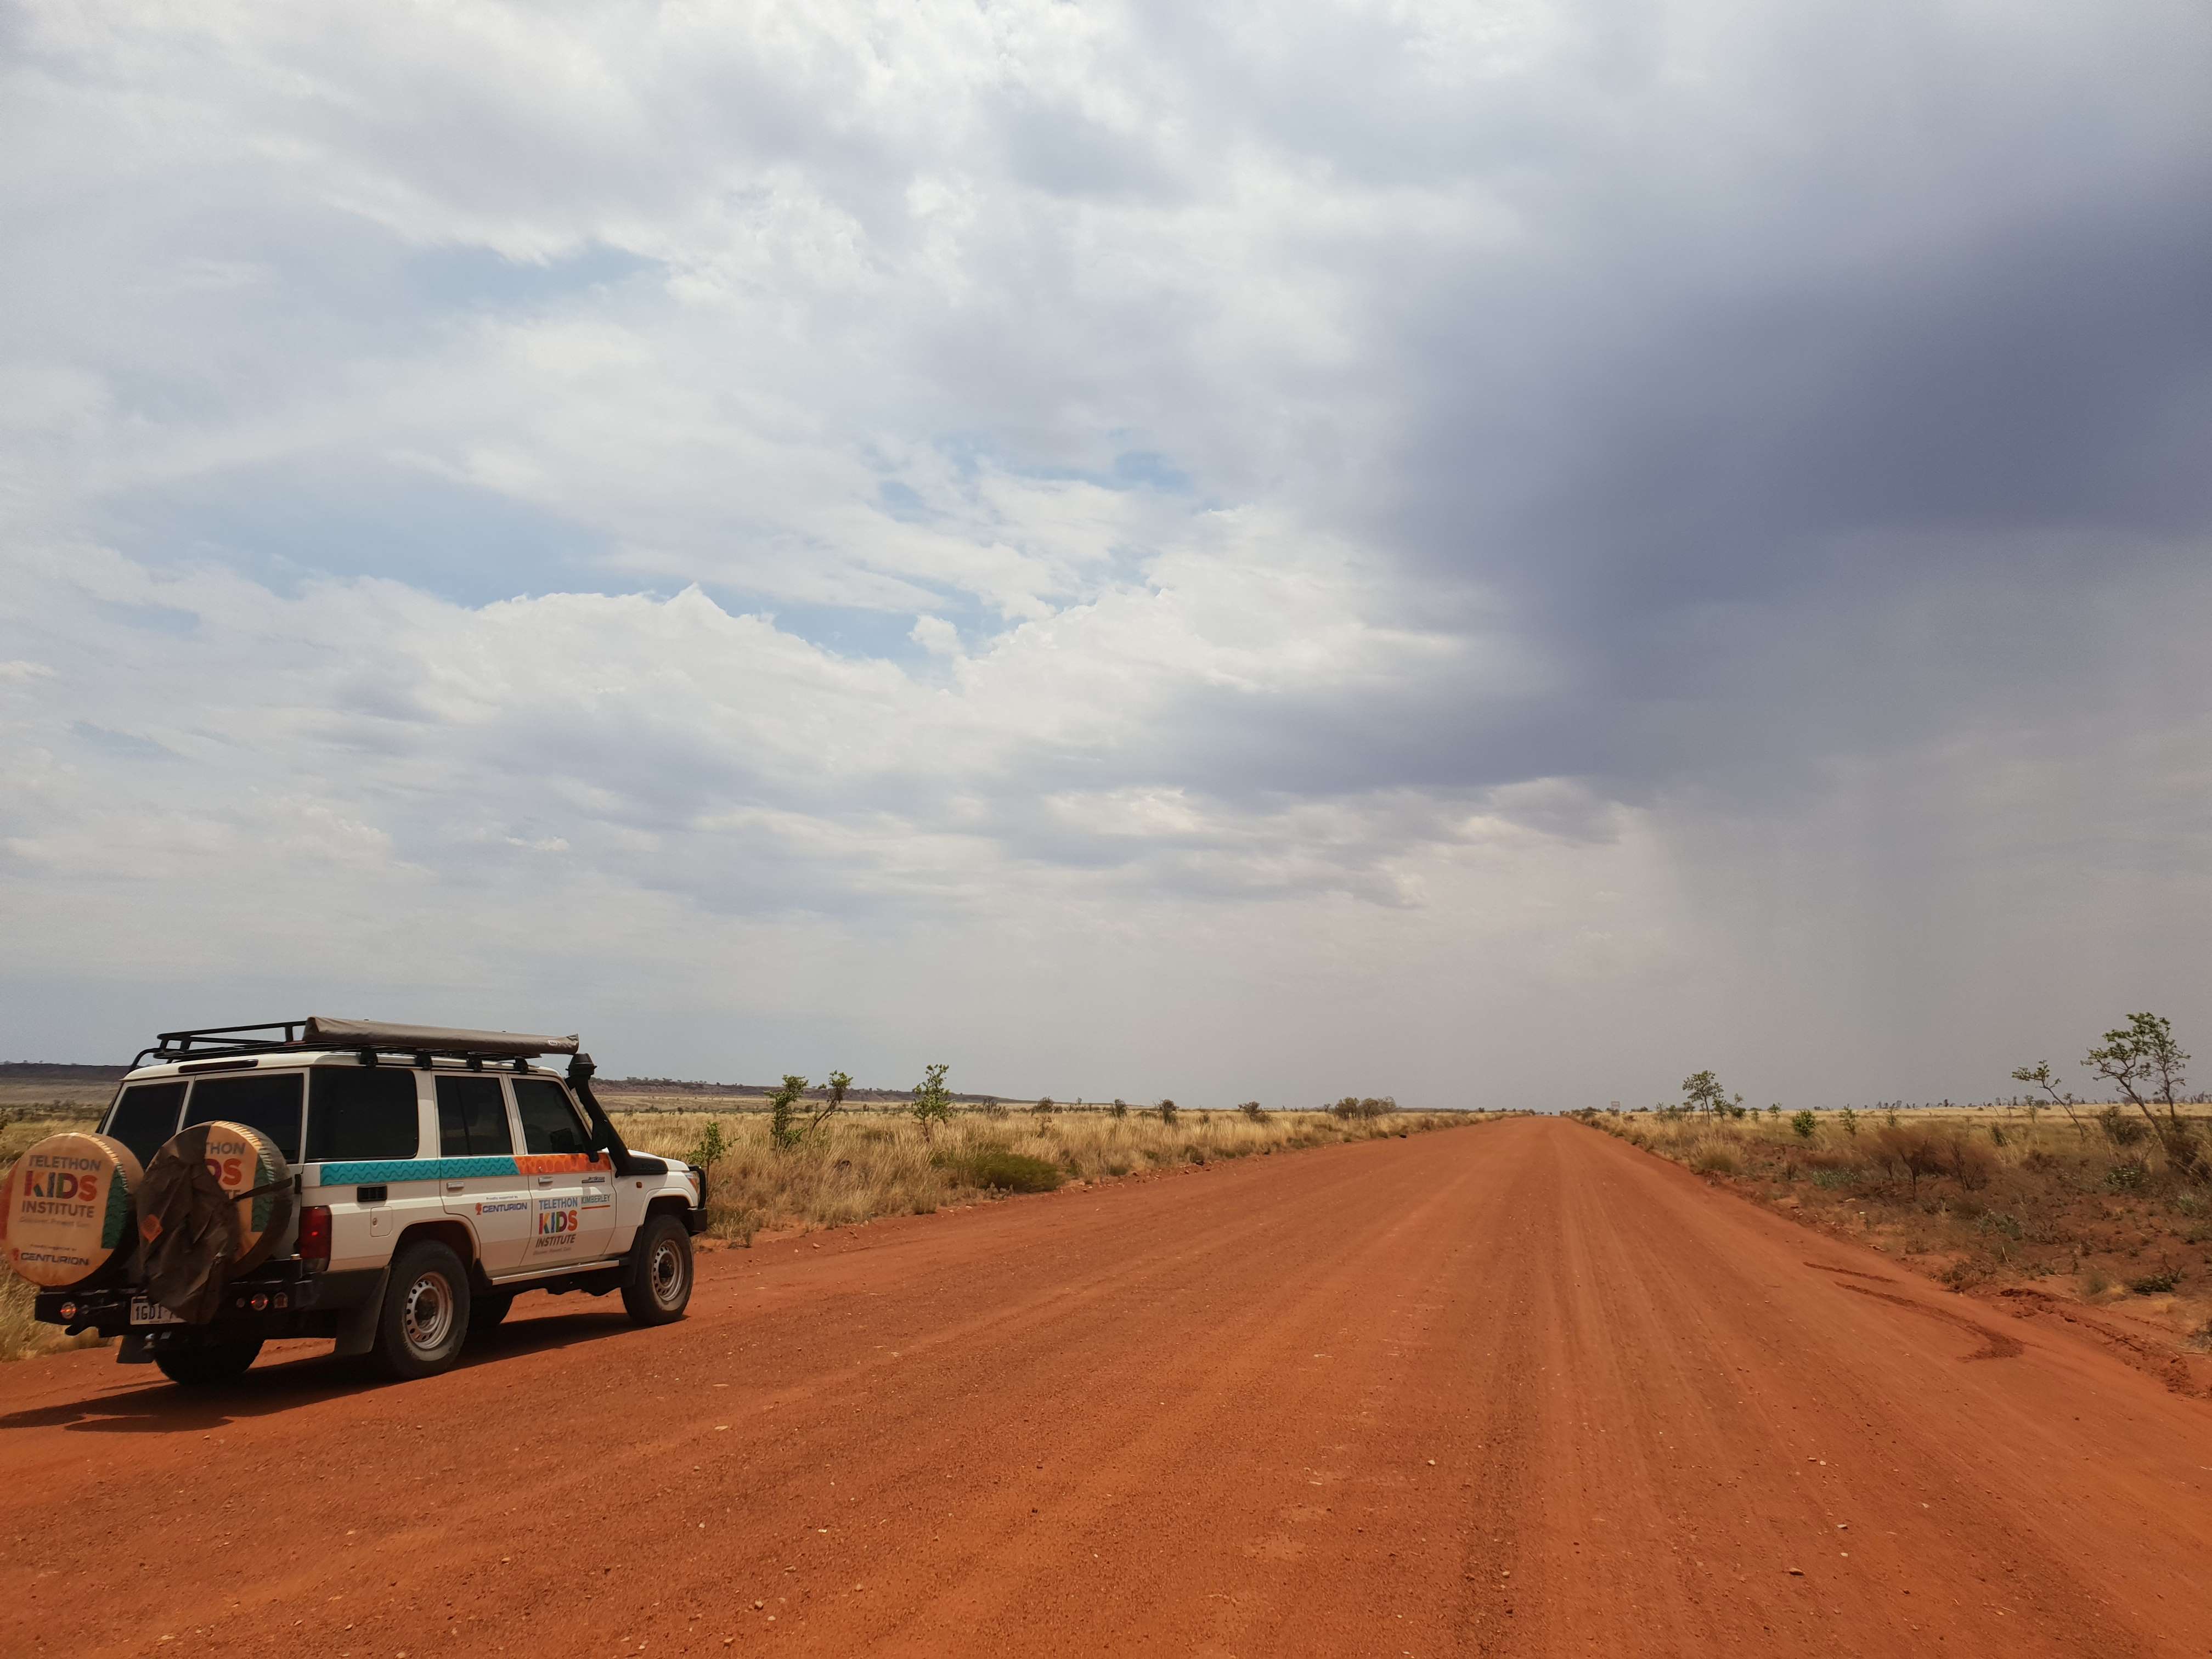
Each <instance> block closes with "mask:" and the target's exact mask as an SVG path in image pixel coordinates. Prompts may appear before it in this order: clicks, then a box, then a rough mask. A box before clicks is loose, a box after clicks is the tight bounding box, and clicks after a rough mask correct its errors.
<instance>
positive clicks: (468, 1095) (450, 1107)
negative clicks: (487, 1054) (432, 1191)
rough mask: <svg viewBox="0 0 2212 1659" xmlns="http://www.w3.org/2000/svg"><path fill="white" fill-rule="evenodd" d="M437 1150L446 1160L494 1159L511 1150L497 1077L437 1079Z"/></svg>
mask: <svg viewBox="0 0 2212 1659" xmlns="http://www.w3.org/2000/svg"><path fill="white" fill-rule="evenodd" d="M438 1150H439V1152H441V1154H443V1155H444V1156H445V1157H447V1158H497V1157H500V1156H501V1155H502V1154H506V1153H510V1152H513V1151H514V1137H513V1135H512V1134H510V1133H507V1097H505V1095H503V1094H502V1093H501V1091H500V1086H499V1079H497V1078H495V1077H441V1078H440V1079H438Z"/></svg>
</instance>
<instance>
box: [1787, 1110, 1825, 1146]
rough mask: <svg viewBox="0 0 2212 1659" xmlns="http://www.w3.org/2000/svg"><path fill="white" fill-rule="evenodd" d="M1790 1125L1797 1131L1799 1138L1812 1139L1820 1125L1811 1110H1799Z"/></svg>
mask: <svg viewBox="0 0 2212 1659" xmlns="http://www.w3.org/2000/svg"><path fill="white" fill-rule="evenodd" d="M1790 1127H1791V1128H1793V1129H1795V1130H1796V1132H1797V1139H1800V1140H1810V1139H1812V1138H1813V1131H1814V1129H1815V1128H1816V1127H1819V1120H1817V1119H1816V1118H1814V1115H1812V1113H1810V1112H1799V1113H1798V1114H1797V1115H1796V1116H1794V1117H1792V1118H1791V1119H1790Z"/></svg>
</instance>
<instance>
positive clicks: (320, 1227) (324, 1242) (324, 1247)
mask: <svg viewBox="0 0 2212 1659" xmlns="http://www.w3.org/2000/svg"><path fill="white" fill-rule="evenodd" d="M300 1260H301V1261H305V1262H307V1264H308V1265H309V1266H311V1267H329V1266H330V1264H331V1212H330V1206H328V1205H326V1204H310V1205H309V1206H307V1208H306V1209H304V1210H302V1211H301V1212H300Z"/></svg>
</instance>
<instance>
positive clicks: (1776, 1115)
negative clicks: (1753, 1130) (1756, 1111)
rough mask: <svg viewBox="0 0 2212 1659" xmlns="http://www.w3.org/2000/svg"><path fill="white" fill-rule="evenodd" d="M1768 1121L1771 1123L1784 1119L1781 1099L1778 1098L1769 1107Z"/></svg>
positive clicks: (1767, 1110)
mask: <svg viewBox="0 0 2212 1659" xmlns="http://www.w3.org/2000/svg"><path fill="white" fill-rule="evenodd" d="M1766 1121H1768V1122H1769V1123H1779V1122H1781V1121H1782V1103H1781V1102H1780V1101H1776V1102H1774V1103H1772V1104H1771V1105H1770V1106H1769V1107H1767V1109H1766Z"/></svg>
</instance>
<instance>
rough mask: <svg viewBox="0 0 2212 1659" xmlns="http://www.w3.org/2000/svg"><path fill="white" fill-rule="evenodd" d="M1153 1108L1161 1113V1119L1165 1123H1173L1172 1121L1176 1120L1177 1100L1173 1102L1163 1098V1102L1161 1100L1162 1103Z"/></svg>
mask: <svg viewBox="0 0 2212 1659" xmlns="http://www.w3.org/2000/svg"><path fill="white" fill-rule="evenodd" d="M1153 1110H1154V1111H1156V1112H1158V1114H1159V1115H1160V1121H1161V1122H1163V1123H1172V1122H1174V1121H1175V1119H1176V1103H1175V1102H1173V1101H1172V1100H1163V1101H1162V1102H1160V1103H1159V1104H1158V1106H1156V1107H1154V1108H1153Z"/></svg>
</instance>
